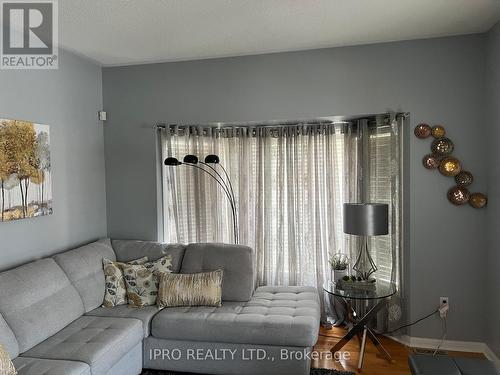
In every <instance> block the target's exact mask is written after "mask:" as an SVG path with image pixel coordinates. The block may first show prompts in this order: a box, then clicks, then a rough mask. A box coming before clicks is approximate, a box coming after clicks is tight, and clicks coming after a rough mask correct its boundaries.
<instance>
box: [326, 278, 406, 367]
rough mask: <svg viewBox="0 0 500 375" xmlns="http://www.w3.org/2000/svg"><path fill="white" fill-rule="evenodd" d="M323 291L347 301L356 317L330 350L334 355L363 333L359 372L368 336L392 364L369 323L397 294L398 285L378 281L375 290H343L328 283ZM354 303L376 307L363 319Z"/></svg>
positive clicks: (353, 288)
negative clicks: (361, 302) (352, 324)
mask: <svg viewBox="0 0 500 375" xmlns="http://www.w3.org/2000/svg"><path fill="white" fill-rule="evenodd" d="M323 290H324V291H325V292H326V293H328V294H330V295H332V296H335V297H340V298H342V299H343V300H345V301H346V303H347V305H348V306H349V308H350V309H351V310H352V312H353V313H354V314H353V315H354V316H355V317H356V319H355V321H354V326H353V327H352V328H351V329H350V330H349V331H348V332H347V333H346V334H345V335H344V337H342V338H341V339H340V340H339V342H337V344H335V346H334V347H333V348H331V349H330V351H331V352H332V354H335V353H336V352H338V351H339V350H340V349H342V348H343V347H344V345H345V344H347V343H348V342H349V341H350V340H351V339H352V338H353V337H354V336H357V335H360V334H361V333H363V336H362V339H361V350H360V353H359V361H358V370H361V369H362V368H363V360H364V356H365V347H366V336H368V338H369V339H370V340H371V341H372V342H373V344H374V345H375V347H376V348H377V349H378V351H379V352H380V353H381V354H382V355H383V356H384V357H385V358H386V359H387V361H389V362H392V358H391V355H390V354H389V352H388V351H387V350H386V349H385V348H384V347H383V346H382V343H381V342H380V341H379V339H378V338H377V336H376V334H375V332H373V331H372V330H371V329H370V328H369V327H368V323H369V322H370V321H371V320H372V319H373V318H375V316H376V315H377V313H378V312H379V311H380V310H381V309H383V308H384V307H385V306H386V302H387V301H388V300H389V299H390V298H391V297H392V295H394V294H395V293H396V285H395V284H394V283H388V282H384V281H380V280H377V282H376V283H375V288H373V289H370V290H368V289H361V288H355V287H351V286H349V287H346V288H343V287H342V285H341V284H336V283H334V282H332V281H328V282H327V283H325V285H323ZM352 301H365V303H366V304H368V303H369V302H373V303H374V306H373V307H372V308H371V309H369V310H368V312H367V313H366V314H365V315H364V316H363V317H359V315H358V314H357V313H356V311H354V309H353V307H352V303H351V302H352Z"/></svg>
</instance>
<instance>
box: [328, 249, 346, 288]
mask: <svg viewBox="0 0 500 375" xmlns="http://www.w3.org/2000/svg"><path fill="white" fill-rule="evenodd" d="M328 262H329V263H330V268H331V271H332V276H331V277H332V281H333V282H337V281H338V280H340V279H342V278H343V277H344V276H347V274H348V272H349V258H348V257H347V256H346V255H345V254H341V253H335V254H330V259H329V260H328Z"/></svg>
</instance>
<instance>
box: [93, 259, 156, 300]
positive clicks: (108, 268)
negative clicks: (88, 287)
mask: <svg viewBox="0 0 500 375" xmlns="http://www.w3.org/2000/svg"><path fill="white" fill-rule="evenodd" d="M147 261H148V257H142V258H139V259H136V260H132V261H130V262H129V263H130V264H143V263H146V262H147ZM124 264H126V263H123V262H113V261H111V260H109V259H106V258H104V259H103V260H102V265H103V267H104V276H105V281H104V285H105V292H104V301H103V303H102V306H103V307H113V306H118V305H126V304H127V303H128V301H127V288H126V287H125V279H124V278H123V265H124Z"/></svg>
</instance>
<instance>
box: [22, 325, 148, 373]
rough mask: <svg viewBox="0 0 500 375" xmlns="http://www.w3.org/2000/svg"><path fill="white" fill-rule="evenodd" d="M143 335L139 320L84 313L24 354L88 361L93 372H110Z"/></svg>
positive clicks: (27, 355)
mask: <svg viewBox="0 0 500 375" xmlns="http://www.w3.org/2000/svg"><path fill="white" fill-rule="evenodd" d="M142 338H143V329H142V324H141V322H140V321H139V320H138V319H128V318H104V317H97V316H82V317H80V318H79V319H78V320H76V321H74V322H73V323H71V324H70V325H69V326H67V327H66V328H64V329H62V330H61V331H60V332H58V333H56V334H55V335H54V336H52V337H50V338H48V339H47V340H45V341H44V342H42V343H40V344H38V345H37V346H35V347H34V348H32V349H31V350H29V351H27V352H26V353H24V354H23V356H26V357H32V358H47V359H60V360H68V361H80V362H85V363H87V364H88V365H89V366H90V370H91V372H92V374H93V375H98V374H106V373H107V372H108V371H109V369H110V368H111V367H113V365H114V364H115V363H116V362H118V361H119V360H120V359H121V358H122V357H123V356H124V355H125V354H127V353H128V352H129V351H130V350H131V349H132V348H134V347H135V346H136V345H137V344H138V343H140V342H141V341H142Z"/></svg>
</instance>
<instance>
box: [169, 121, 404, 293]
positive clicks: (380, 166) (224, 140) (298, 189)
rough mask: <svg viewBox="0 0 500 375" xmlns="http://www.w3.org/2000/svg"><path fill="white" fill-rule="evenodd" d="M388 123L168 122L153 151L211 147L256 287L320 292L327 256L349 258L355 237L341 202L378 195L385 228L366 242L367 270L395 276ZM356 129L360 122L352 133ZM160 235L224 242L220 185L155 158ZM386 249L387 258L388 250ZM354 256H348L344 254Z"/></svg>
mask: <svg viewBox="0 0 500 375" xmlns="http://www.w3.org/2000/svg"><path fill="white" fill-rule="evenodd" d="M397 128H398V125H397V124H396V123H395V122H394V123H387V122H384V123H383V124H376V123H368V121H365V120H364V121H357V122H354V123H334V124H317V123H316V124H301V125H287V126H280V127H262V126H247V127H230V128H227V127H226V128H224V129H216V128H211V127H204V126H183V127H173V128H168V129H166V130H163V131H162V152H163V155H162V158H163V159H165V158H166V157H167V156H173V157H176V158H178V159H179V160H182V158H183V157H184V156H185V155H187V154H194V155H197V156H198V157H199V158H200V159H201V160H203V158H204V157H205V156H206V155H208V154H217V155H219V157H220V161H221V164H223V165H224V167H226V169H227V170H228V174H229V176H230V177H231V180H232V183H233V187H234V190H235V195H236V199H237V209H238V214H239V235H240V243H241V244H245V245H248V246H250V247H252V248H253V249H254V251H255V265H256V274H257V283H258V284H259V285H310V286H316V287H318V289H319V290H322V289H321V288H322V284H323V283H324V282H325V281H326V280H328V278H329V276H330V270H329V266H328V254H329V253H335V252H344V253H347V254H349V256H350V257H351V259H355V257H356V254H357V251H358V247H357V246H356V242H357V239H356V238H355V236H346V235H345V234H344V233H343V230H342V223H343V213H342V205H343V203H345V202H360V201H362V200H363V199H364V200H366V201H370V202H387V203H389V204H390V205H391V235H389V236H385V237H386V238H380V239H374V240H372V255H373V256H374V259H375V262H376V263H377V264H378V265H379V271H378V274H377V275H376V277H380V278H384V279H392V280H394V281H396V282H397V281H398V280H399V257H398V256H397V253H398V252H399V232H398V229H397V228H398V225H399V224H398V220H399V193H400V191H399V183H400V181H399V163H398V161H399V159H398V158H399V156H398V153H399V133H398V131H397ZM361 129H365V131H364V134H366V135H367V136H363V137H361V136H360V134H361V133H362V131H361ZM163 198H164V202H163V207H164V241H165V242H181V243H189V242H233V232H232V218H231V210H230V206H229V204H228V200H227V199H226V197H225V196H224V193H223V191H222V189H221V188H220V187H219V186H218V185H217V184H216V183H215V181H213V179H211V178H210V177H209V176H206V175H205V174H204V173H203V172H201V171H199V170H197V169H195V168H193V167H189V166H187V165H180V166H177V167H168V166H163ZM395 253H396V258H394V257H393V254H395ZM353 263H354V262H353Z"/></svg>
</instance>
